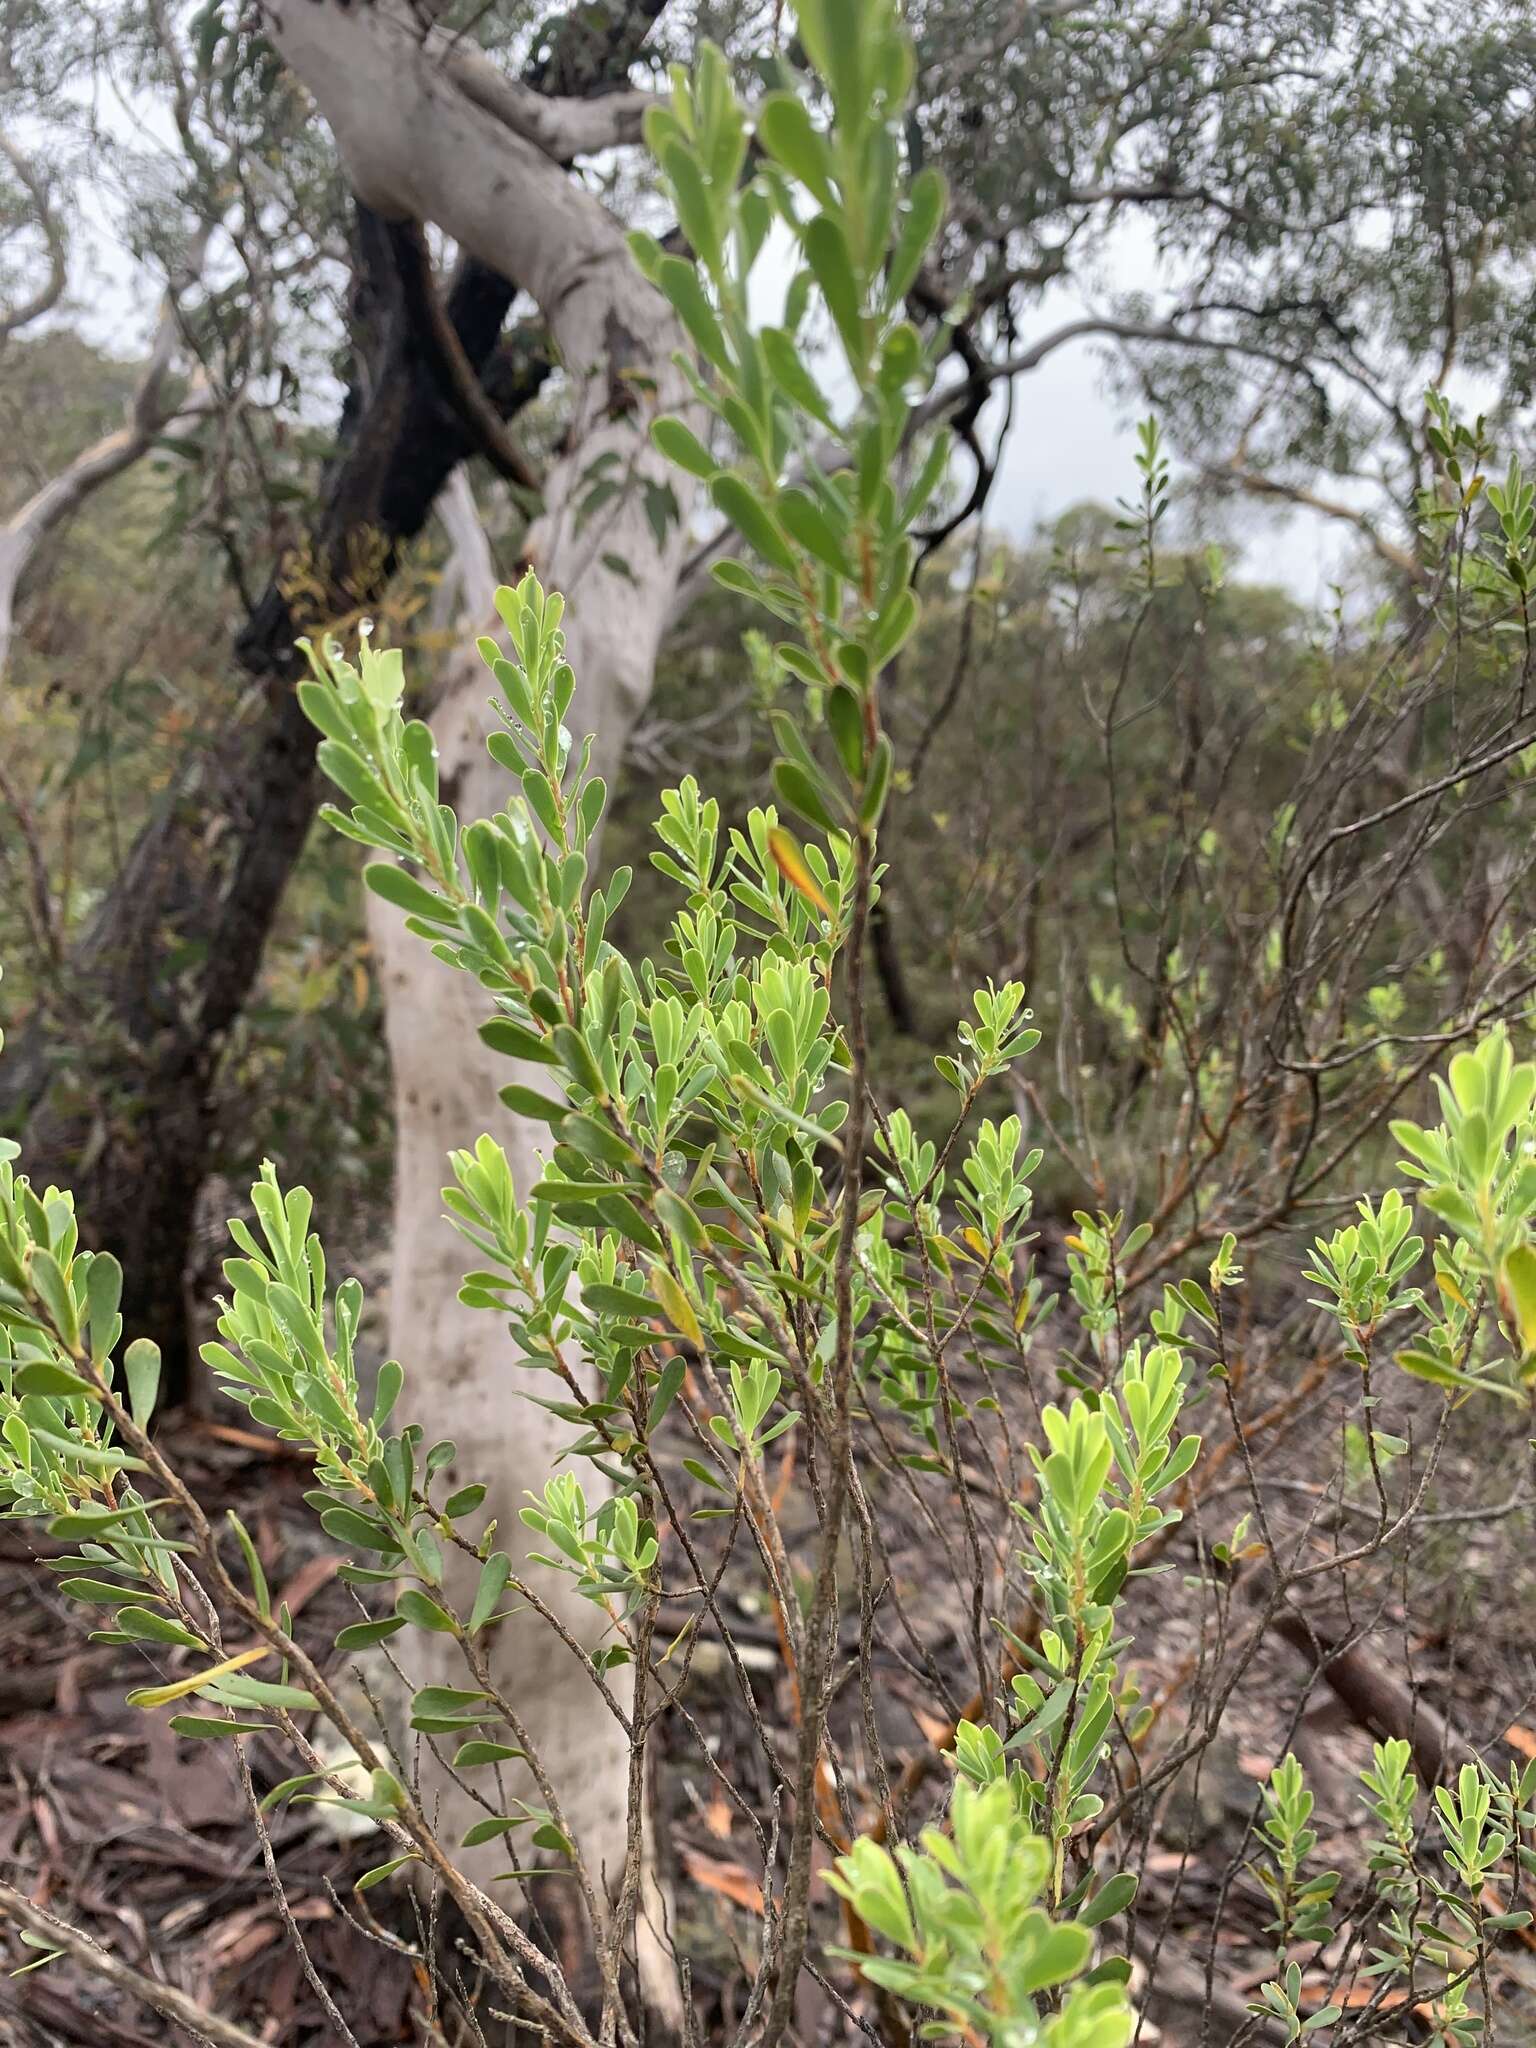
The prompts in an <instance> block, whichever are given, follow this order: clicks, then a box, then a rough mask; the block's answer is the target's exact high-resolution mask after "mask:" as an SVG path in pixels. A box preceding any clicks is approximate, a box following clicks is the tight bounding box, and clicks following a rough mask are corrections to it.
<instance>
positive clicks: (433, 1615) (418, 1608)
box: [395, 1586, 453, 1636]
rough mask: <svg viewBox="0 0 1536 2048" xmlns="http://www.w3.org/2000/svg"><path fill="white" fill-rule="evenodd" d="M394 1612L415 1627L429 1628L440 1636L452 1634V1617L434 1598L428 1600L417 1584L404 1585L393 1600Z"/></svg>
mask: <svg viewBox="0 0 1536 2048" xmlns="http://www.w3.org/2000/svg"><path fill="white" fill-rule="evenodd" d="M395 1612H396V1613H397V1614H399V1615H402V1616H403V1617H404V1618H405V1620H407V1621H408V1622H410V1623H411V1624H412V1626H413V1627H415V1628H426V1629H431V1630H432V1631H433V1632H434V1634H436V1635H440V1636H451V1635H452V1634H453V1617H452V1616H451V1615H449V1614H447V1613H445V1612H444V1610H443V1609H442V1608H441V1607H439V1606H438V1604H437V1602H436V1601H435V1600H429V1599H428V1598H427V1596H426V1594H425V1593H423V1592H422V1591H421V1590H420V1588H419V1587H417V1586H407V1587H406V1589H405V1591H404V1592H403V1593H402V1594H401V1595H400V1597H399V1599H398V1600H397V1601H396V1602H395Z"/></svg>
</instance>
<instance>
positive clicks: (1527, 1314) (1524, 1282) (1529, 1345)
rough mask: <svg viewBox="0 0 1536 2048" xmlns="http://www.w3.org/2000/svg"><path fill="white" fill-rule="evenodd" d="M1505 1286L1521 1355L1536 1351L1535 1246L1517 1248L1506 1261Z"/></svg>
mask: <svg viewBox="0 0 1536 2048" xmlns="http://www.w3.org/2000/svg"><path fill="white" fill-rule="evenodd" d="M1504 1285H1505V1289H1506V1291H1507V1293H1508V1295H1509V1303H1510V1307H1511V1308H1512V1309H1513V1311H1514V1320H1515V1328H1516V1330H1517V1332H1518V1333H1519V1337H1520V1349H1521V1351H1522V1353H1523V1354H1524V1355H1525V1356H1527V1357H1529V1355H1530V1354H1531V1353H1532V1352H1533V1351H1536V1246H1531V1245H1528V1244H1520V1245H1516V1246H1515V1248H1514V1250H1513V1251H1512V1252H1510V1253H1509V1254H1508V1256H1507V1257H1506V1258H1505V1261H1504Z"/></svg>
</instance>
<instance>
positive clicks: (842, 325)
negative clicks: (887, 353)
mask: <svg viewBox="0 0 1536 2048" xmlns="http://www.w3.org/2000/svg"><path fill="white" fill-rule="evenodd" d="M803 240H804V244H805V260H806V262H807V263H809V264H810V266H811V269H812V271H813V273H814V274H815V278H816V282H817V284H818V285H820V287H821V295H822V297H823V298H824V299H825V300H826V302H827V310H828V311H829V312H830V313H831V315H832V318H833V321H834V322H835V323H836V326H837V331H838V333H839V335H840V336H841V337H842V343H843V348H844V350H845V352H846V354H847V357H848V362H849V366H850V368H851V369H852V370H853V371H854V373H855V375H857V374H858V372H859V371H860V370H861V369H862V368H863V366H864V360H865V356H866V353H867V345H866V341H865V334H864V320H863V316H862V315H861V313H860V311H859V289H858V285H857V283H856V281H855V277H856V274H855V271H854V267H853V253H852V251H851V250H850V249H849V247H848V237H847V236H846V235H845V234H844V233H843V230H842V225H841V223H840V222H839V221H837V220H835V219H834V218H833V217H832V215H831V214H829V213H818V214H817V216H816V218H815V219H814V220H813V221H811V222H809V224H808V225H807V227H806V230H805V234H804V237H803Z"/></svg>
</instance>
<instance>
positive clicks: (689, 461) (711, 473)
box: [651, 414, 720, 483]
mask: <svg viewBox="0 0 1536 2048" xmlns="http://www.w3.org/2000/svg"><path fill="white" fill-rule="evenodd" d="M651 439H652V440H653V441H654V442H655V443H656V446H657V447H658V448H659V449H660V450H661V452H662V454H663V455H665V457H666V458H667V460H668V462H675V463H676V464H677V467H678V468H679V469H684V470H686V471H687V472H688V474H689V475H690V476H696V477H701V478H702V479H703V481H704V482H705V483H709V482H710V481H711V480H712V479H713V478H714V477H715V476H716V475H717V474H718V472H719V469H720V464H719V463H718V462H716V460H715V458H714V457H713V456H712V455H711V454H710V452H709V450H708V449H707V448H706V447H705V446H704V443H703V442H702V441H701V440H700V439H699V437H698V435H697V434H695V433H694V431H693V429H692V428H691V427H688V426H686V425H685V424H684V423H683V421H682V420H680V419H674V418H673V417H672V416H671V415H670V414H669V415H667V416H666V417H665V418H663V419H659V420H656V421H654V422H653V423H652V426H651Z"/></svg>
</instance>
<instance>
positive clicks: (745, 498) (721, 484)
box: [709, 469, 795, 578]
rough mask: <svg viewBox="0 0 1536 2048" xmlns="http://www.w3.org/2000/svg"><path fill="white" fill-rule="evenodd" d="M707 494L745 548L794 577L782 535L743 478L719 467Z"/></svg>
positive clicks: (791, 556)
mask: <svg viewBox="0 0 1536 2048" xmlns="http://www.w3.org/2000/svg"><path fill="white" fill-rule="evenodd" d="M709 494H710V496H711V497H712V498H713V499H714V501H715V504H716V506H717V507H718V509H719V510H720V511H721V512H722V513H724V515H725V517H726V518H727V519H728V520H729V521H730V522H731V524H732V526H734V527H735V529H736V531H737V532H738V533H739V534H740V535H741V537H742V539H743V540H744V541H746V543H747V545H748V546H749V547H751V548H753V549H754V550H755V551H756V552H757V553H758V554H760V555H761V556H762V558H763V560H764V561H765V562H771V563H772V564H773V566H774V568H775V569H782V570H783V572H784V574H785V575H786V576H789V577H791V578H792V577H793V576H794V574H795V558H794V556H793V555H792V554H791V553H790V550H789V548H788V546H787V544H786V543H785V540H784V536H783V535H782V534H781V533H780V532H779V529H778V527H777V526H776V525H775V524H774V522H773V520H772V518H771V517H770V515H769V513H768V511H767V509H766V508H765V507H764V506H763V505H762V504H761V503H760V502H759V500H758V498H757V496H756V494H755V493H754V492H753V490H752V489H751V487H750V486H749V485H748V484H747V482H746V480H745V479H744V478H742V477H739V476H738V475H737V474H736V472H735V471H734V470H730V469H727V470H723V471H722V472H721V474H720V475H719V476H717V477H716V478H715V479H714V481H713V482H712V483H711V485H710V487H709ZM722 566H723V565H722Z"/></svg>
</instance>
